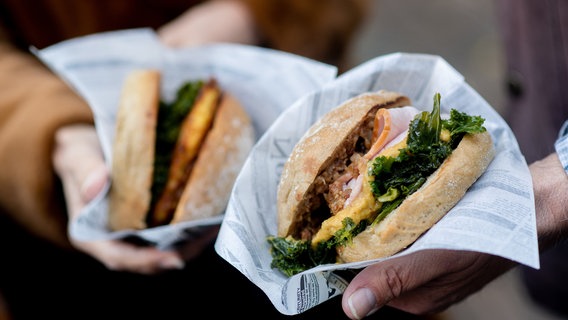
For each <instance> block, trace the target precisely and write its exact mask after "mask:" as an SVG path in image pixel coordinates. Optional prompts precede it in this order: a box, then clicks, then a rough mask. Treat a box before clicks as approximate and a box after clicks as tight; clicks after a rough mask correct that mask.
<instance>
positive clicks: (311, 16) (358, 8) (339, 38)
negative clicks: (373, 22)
mask: <svg viewBox="0 0 568 320" xmlns="http://www.w3.org/2000/svg"><path fill="white" fill-rule="evenodd" d="M243 1H245V2H246V4H247V5H248V6H249V8H250V10H251V12H252V14H253V17H254V19H255V23H256V24H257V26H258V32H259V34H260V36H261V37H262V38H263V40H264V45H265V46H267V47H270V48H274V49H278V50H283V51H288V52H292V53H295V54H299V55H303V56H306V57H309V58H312V59H316V60H320V61H323V62H326V63H329V64H333V65H336V66H338V67H339V68H340V70H341V69H342V68H343V67H346V65H345V64H346V58H347V56H346V54H347V53H348V50H349V46H350V45H351V42H352V40H353V37H354V35H355V32H356V31H357V30H358V28H359V27H360V26H361V25H362V23H363V21H364V20H365V19H366V16H367V12H369V10H368V9H369V7H370V5H371V1H369V0H308V1H306V0H272V1H266V0H243Z"/></svg>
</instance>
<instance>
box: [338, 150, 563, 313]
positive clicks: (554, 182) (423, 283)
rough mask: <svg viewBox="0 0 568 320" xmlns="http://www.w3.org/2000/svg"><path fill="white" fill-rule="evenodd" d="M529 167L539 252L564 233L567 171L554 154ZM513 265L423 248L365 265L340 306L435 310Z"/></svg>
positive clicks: (479, 255)
mask: <svg viewBox="0 0 568 320" xmlns="http://www.w3.org/2000/svg"><path fill="white" fill-rule="evenodd" d="M557 150H558V149H557ZM567 164H568V163H567ZM529 169H530V172H531V176H532V180H533V188H534V195H535V207H536V208H535V209H536V220H537V233H538V238H539V247H540V251H541V252H543V251H545V250H547V249H548V248H550V247H552V246H554V244H555V243H558V242H560V241H563V240H566V239H567V238H568V175H567V174H566V172H565V171H564V168H563V166H562V164H561V163H560V161H559V157H558V155H557V154H556V153H553V154H551V155H549V156H547V157H546V158H544V159H542V160H540V161H536V162H534V163H532V164H531V165H530V166H529ZM516 265H517V264H516V263H514V262H512V261H509V260H506V259H504V258H501V257H497V256H492V255H488V254H483V253H477V252H465V251H463V252H462V251H446V250H429V251H422V252H418V253H415V254H412V255H408V256H404V257H401V258H397V259H393V260H389V261H386V262H385V263H379V264H375V265H372V266H369V267H367V268H365V269H363V270H362V271H361V272H360V273H359V274H358V275H357V276H356V277H355V278H354V279H353V280H352V281H351V283H350V284H349V286H348V288H347V289H346V290H345V292H344V295H343V300H342V306H343V310H344V312H345V314H346V315H347V316H348V317H350V318H351V319H361V318H364V317H365V316H367V315H369V314H370V313H372V312H374V311H376V310H378V308H380V307H382V306H385V305H388V306H391V307H395V308H398V309H401V310H404V311H407V312H411V313H416V314H428V313H434V312H438V311H442V310H445V309H447V308H448V307H450V306H451V305H453V304H454V303H457V302H459V301H461V300H463V299H464V298H466V297H467V296H469V295H471V294H473V293H475V292H477V291H478V290H479V289H481V288H482V287H484V286H485V285H486V284H487V283H489V282H491V281H492V280H494V279H495V278H497V277H498V276H500V275H502V274H503V273H505V272H506V271H508V270H509V269H511V268H512V267H514V266H516Z"/></svg>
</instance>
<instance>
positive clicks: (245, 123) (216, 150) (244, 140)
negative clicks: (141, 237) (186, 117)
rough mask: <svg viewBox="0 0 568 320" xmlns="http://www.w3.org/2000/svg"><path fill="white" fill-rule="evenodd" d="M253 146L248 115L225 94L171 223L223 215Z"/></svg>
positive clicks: (232, 98)
mask: <svg viewBox="0 0 568 320" xmlns="http://www.w3.org/2000/svg"><path fill="white" fill-rule="evenodd" d="M253 144H254V130H253V127H252V123H251V120H250V118H249V116H248V114H247V113H246V111H245V110H244V109H243V107H242V106H241V104H240V103H239V102H238V101H237V100H236V99H235V98H234V97H233V96H231V95H229V94H228V93H224V94H223V96H222V99H221V102H220V105H219V108H218V110H217V114H216V115H215V120H214V123H213V127H212V128H211V130H210V131H209V133H208V135H207V137H206V138H205V141H204V142H203V145H202V147H201V149H200V151H199V155H198V158H197V160H196V162H195V165H194V167H193V169H192V172H191V175H190V177H189V179H188V181H187V184H186V187H185V189H184V191H183V193H182V195H181V198H180V201H179V203H178V206H177V208H176V211H175V213H174V218H173V220H172V222H171V223H178V222H181V221H187V220H196V219H202V218H208V217H212V216H216V215H219V214H222V213H223V211H224V209H225V207H226V206H227V202H228V200H229V196H230V194H231V190H232V187H233V184H234V182H235V180H236V178H237V175H238V173H239V171H240V169H241V167H242V165H243V164H244V162H245V160H246V158H247V156H248V153H249V152H250V150H251V149H252V146H253Z"/></svg>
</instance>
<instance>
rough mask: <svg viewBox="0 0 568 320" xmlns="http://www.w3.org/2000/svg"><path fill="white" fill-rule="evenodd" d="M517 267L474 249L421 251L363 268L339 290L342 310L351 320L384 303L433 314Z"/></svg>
mask: <svg viewBox="0 0 568 320" xmlns="http://www.w3.org/2000/svg"><path fill="white" fill-rule="evenodd" d="M515 265H516V264H515V263H514V262H512V261H510V260H506V259H504V258H501V257H497V256H492V255H488V254H483V253H478V252H471V251H452V250H425V251H419V252H416V253H413V254H410V255H406V256H402V257H400V258H395V259H391V260H388V261H384V262H381V263H377V264H374V265H371V266H368V267H366V268H365V269H363V270H362V271H361V272H360V273H359V274H357V275H356V276H355V278H353V280H352V281H351V282H350V283H349V286H348V287H347V289H346V290H345V292H344V293H343V298H342V307H343V311H344V312H345V314H346V315H347V316H348V317H349V318H351V319H362V318H364V317H366V316H368V315H370V314H372V313H374V312H376V311H377V310H378V309H379V308H381V307H383V306H385V305H386V306H390V307H393V308H397V309H400V310H403V311H406V312H409V313H413V314H421V315H425V314H434V313H437V312H441V311H443V310H445V309H447V308H448V307H449V306H451V305H453V304H454V303H457V302H459V301H461V300H463V299H464V298H466V297H467V296H469V295H470V294H472V293H474V292H477V291H478V290H480V289H481V288H482V287H483V286H485V285H486V284H487V283H489V282H490V281H492V280H493V279H495V278H497V277H498V276H500V275H501V274H503V273H505V272H506V271H508V270H509V269H511V268H512V267H513V266H515Z"/></svg>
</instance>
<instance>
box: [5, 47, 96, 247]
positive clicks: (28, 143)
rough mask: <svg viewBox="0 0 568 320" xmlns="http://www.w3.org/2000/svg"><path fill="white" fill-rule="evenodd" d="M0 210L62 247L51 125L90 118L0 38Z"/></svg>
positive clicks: (63, 218)
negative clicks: (52, 159) (52, 154)
mask: <svg viewBox="0 0 568 320" xmlns="http://www.w3.org/2000/svg"><path fill="white" fill-rule="evenodd" d="M0 88H2V91H1V94H0V157H1V161H0V163H1V166H2V169H1V170H0V212H1V213H2V214H4V213H6V214H8V215H10V216H11V218H12V219H13V220H15V221H16V222H18V223H19V224H21V225H23V226H24V227H25V228H27V229H28V230H29V231H30V232H31V233H33V234H35V235H37V236H40V237H42V238H45V239H48V240H50V241H52V242H55V243H57V244H59V245H63V246H68V245H69V243H68V238H67V215H66V212H65V205H64V201H63V193H62V190H61V187H60V183H59V181H58V179H57V176H56V174H55V173H54V171H53V165H52V161H51V153H52V148H53V136H54V132H55V130H56V129H57V128H59V127H61V126H63V125H66V124H70V123H78V122H82V123H92V122H93V120H92V114H91V111H90V108H89V107H88V105H87V104H86V103H85V102H84V101H83V100H82V99H81V98H80V97H79V96H78V95H76V94H75V93H74V91H72V90H71V88H70V87H69V86H67V84H65V83H64V82H63V81H61V80H60V79H59V78H58V77H57V76H55V75H54V74H53V73H52V72H50V71H49V70H48V69H47V68H45V67H44V66H43V65H42V64H41V63H40V62H39V61H37V60H36V59H35V57H33V56H32V55H31V54H29V53H26V52H22V51H20V50H18V49H15V48H14V47H12V46H11V45H9V44H7V43H5V42H1V41H0Z"/></svg>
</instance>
